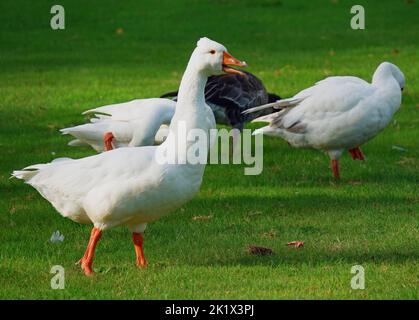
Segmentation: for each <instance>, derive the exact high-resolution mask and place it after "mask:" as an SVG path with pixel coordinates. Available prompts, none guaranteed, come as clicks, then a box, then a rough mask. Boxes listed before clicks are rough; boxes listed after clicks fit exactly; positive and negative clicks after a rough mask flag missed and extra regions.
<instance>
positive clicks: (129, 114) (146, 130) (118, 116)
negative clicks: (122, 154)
mask: <svg viewBox="0 0 419 320" xmlns="http://www.w3.org/2000/svg"><path fill="white" fill-rule="evenodd" d="M175 107H176V102H174V101H172V100H169V99H162V98H150V99H137V100H132V101H129V102H125V103H118V104H112V105H108V106H103V107H99V108H95V109H91V110H88V111H85V112H83V114H94V115H95V117H94V118H92V119H91V120H90V121H91V123H86V124H82V125H78V126H75V127H70V128H65V129H61V130H60V131H61V132H62V133H63V134H70V135H72V136H74V137H75V138H76V140H72V141H70V143H69V145H71V146H80V145H86V144H88V145H90V146H91V147H92V148H93V149H95V150H96V151H98V152H102V151H104V149H105V147H104V146H105V144H104V137H105V135H106V134H107V133H111V134H112V139H111V140H112V146H113V147H114V148H120V147H140V146H150V145H153V144H155V143H161V142H162V141H163V140H164V138H165V136H164V134H163V132H166V131H162V132H159V129H160V128H161V126H162V125H168V124H170V120H171V119H172V117H173V114H174V113H175ZM156 136H157V137H156Z"/></svg>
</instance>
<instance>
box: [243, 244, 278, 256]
mask: <svg viewBox="0 0 419 320" xmlns="http://www.w3.org/2000/svg"><path fill="white" fill-rule="evenodd" d="M247 251H248V252H249V253H250V254H252V255H255V256H270V255H273V254H274V252H273V250H272V249H269V248H265V247H259V246H249V247H248V248H247Z"/></svg>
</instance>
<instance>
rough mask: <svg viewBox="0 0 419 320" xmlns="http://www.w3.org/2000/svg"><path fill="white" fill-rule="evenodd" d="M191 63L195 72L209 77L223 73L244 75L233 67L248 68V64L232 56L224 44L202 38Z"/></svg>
mask: <svg viewBox="0 0 419 320" xmlns="http://www.w3.org/2000/svg"><path fill="white" fill-rule="evenodd" d="M190 63H192V65H193V67H194V68H195V70H197V71H198V72H202V73H204V74H205V75H206V76H208V77H209V76H212V75H219V74H223V73H237V74H242V75H243V74H244V73H243V72H241V71H240V70H236V69H233V68H232V66H237V67H246V66H247V64H246V62H244V61H240V60H238V59H236V58H234V57H233V56H232V55H230V54H229V53H228V52H227V49H226V47H224V46H223V45H222V44H220V43H218V42H215V41H213V40H210V39H208V38H201V39H200V40H199V41H198V42H197V44H196V48H195V50H194V52H193V53H192V56H191V60H190Z"/></svg>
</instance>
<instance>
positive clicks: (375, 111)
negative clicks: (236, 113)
mask: <svg viewBox="0 0 419 320" xmlns="http://www.w3.org/2000/svg"><path fill="white" fill-rule="evenodd" d="M404 86H405V76H404V74H403V72H402V71H401V70H400V69H399V68H398V67H397V66H396V65H394V64H392V63H389V62H383V63H381V64H380V65H379V66H378V67H377V69H376V71H375V72H374V75H373V77H372V82H371V83H368V82H366V81H364V80H362V79H360V78H357V77H351V76H346V77H329V78H326V79H324V80H322V81H319V82H317V83H316V84H315V85H314V86H312V87H310V88H307V89H305V90H302V91H300V92H299V93H297V94H296V95H295V96H294V97H292V98H289V99H283V100H280V101H277V102H274V103H270V104H266V105H263V106H259V107H256V108H253V109H249V110H248V111H247V112H254V111H259V110H263V109H264V108H272V107H273V108H277V109H283V110H281V111H279V112H277V113H274V114H271V115H268V116H264V117H261V118H258V119H256V120H255V121H262V122H269V123H270V124H269V125H268V126H265V127H263V128H260V129H257V130H256V131H255V133H254V134H266V135H270V136H276V137H281V138H283V139H285V140H286V141H287V142H289V143H290V144H291V145H292V146H294V147H298V148H313V149H319V150H323V151H325V152H326V153H327V154H328V155H329V157H330V159H331V167H332V171H333V175H334V177H335V178H336V179H339V178H340V172H339V171H340V170H339V158H340V157H341V156H342V153H343V152H344V151H345V150H348V151H349V153H350V154H351V156H352V159H354V160H364V155H363V153H362V152H361V149H360V148H359V147H360V146H361V145H362V144H364V143H366V142H367V141H369V140H370V139H372V138H374V137H375V136H376V135H377V134H378V133H379V132H381V131H382V130H383V129H384V128H385V127H387V125H388V124H389V123H390V121H391V119H392V117H393V115H394V113H395V112H396V111H397V110H398V109H399V107H400V104H401V99H402V90H403V88H404Z"/></svg>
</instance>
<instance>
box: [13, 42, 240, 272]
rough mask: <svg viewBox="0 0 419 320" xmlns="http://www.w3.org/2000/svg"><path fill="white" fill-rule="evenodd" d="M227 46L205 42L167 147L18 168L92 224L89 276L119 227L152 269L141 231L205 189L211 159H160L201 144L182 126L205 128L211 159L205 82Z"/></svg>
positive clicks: (63, 208) (61, 208) (58, 204)
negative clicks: (100, 248)
mask: <svg viewBox="0 0 419 320" xmlns="http://www.w3.org/2000/svg"><path fill="white" fill-rule="evenodd" d="M225 51H226V49H225V47H223V46H222V45H220V44H218V43H216V42H214V41H211V40H209V39H206V38H203V39H201V40H200V41H199V42H198V45H197V48H196V49H195V50H194V52H193V53H192V56H191V58H190V61H189V63H188V66H187V68H186V71H185V73H184V75H183V78H182V82H181V84H180V89H179V98H178V102H177V105H176V111H175V114H174V116H173V120H172V122H171V125H170V133H169V136H168V137H167V139H166V140H165V142H164V143H162V144H161V145H159V146H146V147H135V148H120V149H116V150H112V151H109V152H104V153H101V154H98V155H95V156H91V157H86V158H82V159H78V160H72V159H68V158H65V159H58V160H55V161H53V162H51V163H47V164H37V165H32V166H30V167H27V168H25V169H23V170H19V171H14V172H13V176H14V177H16V178H19V179H24V180H25V181H26V183H28V184H30V185H31V186H33V187H34V188H35V189H36V190H38V192H39V193H40V194H41V195H42V196H43V197H44V198H45V199H47V200H48V201H49V202H51V204H52V205H53V206H54V207H55V208H56V210H57V211H58V212H60V213H61V215H62V216H64V217H67V218H69V219H71V220H73V221H76V222H79V223H93V225H94V228H93V230H92V233H91V237H90V241H89V244H88V246H87V250H86V252H85V254H84V256H83V258H82V259H81V260H80V263H81V266H82V268H83V270H84V272H85V274H86V275H90V274H92V273H93V270H92V263H93V255H94V251H95V247H96V244H97V242H98V240H99V238H100V237H101V235H102V231H103V230H107V229H109V228H112V227H116V226H120V225H124V226H127V227H128V228H129V229H130V230H131V231H132V232H133V241H134V247H135V251H136V254H137V265H138V266H140V267H145V266H146V264H147V263H146V260H145V257H144V253H143V249H142V243H143V237H142V233H143V232H144V230H145V228H146V225H147V223H148V222H151V221H154V220H156V219H158V218H160V217H161V216H163V215H165V214H168V213H169V212H171V211H173V210H175V209H176V208H178V207H179V206H181V205H182V204H184V203H185V202H187V201H188V200H190V199H191V198H192V197H193V196H194V195H195V194H196V193H197V192H198V190H199V188H200V185H201V182H202V177H203V174H204V169H205V163H197V164H195V163H190V162H188V161H186V162H185V164H178V163H179V162H177V163H174V164H173V163H172V164H170V163H166V162H162V161H161V159H162V155H165V156H167V158H171V157H170V156H174V158H176V159H179V158H183V157H184V154H183V153H181V152H180V151H179V150H188V149H189V148H190V147H191V146H193V145H194V143H195V142H194V141H190V140H189V139H188V138H187V137H183V135H180V134H178V130H177V129H178V127H179V126H184V127H185V128H186V132H190V130H193V129H200V130H202V131H203V132H204V133H206V136H207V139H208V140H207V148H206V149H205V150H204V151H205V152H206V154H205V159H206V155H207V152H208V148H209V130H210V129H213V128H215V119H214V115H213V112H212V111H211V109H210V108H209V107H208V106H207V105H206V103H205V97H204V87H205V83H206V80H207V77H208V76H209V75H211V74H220V73H221V72H222V70H223V69H224V68H223V63H224V64H225V63H226V61H225ZM229 61H230V62H231V59H230V60H229ZM229 64H233V63H229ZM236 64H237V65H240V64H239V63H236ZM113 108H115V109H116V108H119V107H116V106H109V107H104V108H100V111H106V112H107V113H110V114H111V116H112V112H113V110H112V109H113ZM98 110H99V109H95V110H93V111H94V112H98ZM126 112H127V114H128V113H129V112H130V111H128V109H127V111H126ZM129 116H130V117H131V114H130V115H129ZM123 117H124V116H122V118H123ZM201 151H202V149H201Z"/></svg>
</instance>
